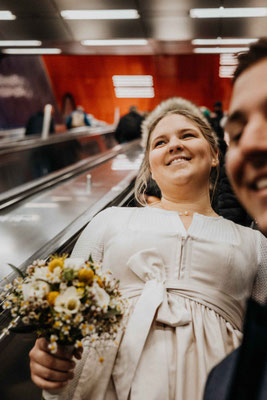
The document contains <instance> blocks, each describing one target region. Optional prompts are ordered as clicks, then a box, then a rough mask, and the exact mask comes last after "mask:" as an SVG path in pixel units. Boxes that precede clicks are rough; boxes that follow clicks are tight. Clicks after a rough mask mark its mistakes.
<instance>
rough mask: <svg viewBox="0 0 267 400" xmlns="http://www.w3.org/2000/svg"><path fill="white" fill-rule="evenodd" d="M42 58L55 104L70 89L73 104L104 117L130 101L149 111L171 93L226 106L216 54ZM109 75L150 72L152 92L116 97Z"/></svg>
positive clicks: (226, 84) (227, 89)
mask: <svg viewBox="0 0 267 400" xmlns="http://www.w3.org/2000/svg"><path fill="white" fill-rule="evenodd" d="M43 59H44V62H45V65H46V68H47V72H48V75H49V76H50V79H51V84H52V87H53V90H54V93H55V96H56V98H57V101H58V103H59V106H60V107H61V100H62V96H63V94H64V93H65V92H71V93H72V94H73V96H74V98H75V100H76V104H77V105H82V106H83V107H84V109H85V110H86V111H87V112H88V113H91V114H93V115H94V116H95V117H96V118H97V119H101V120H104V121H106V122H109V123H112V122H113V118H114V110H115V107H119V109H120V114H121V115H122V114H125V113H126V112H127V111H128V108H129V106H130V105H132V104H136V105H137V106H138V108H139V109H140V110H142V111H150V110H152V109H153V108H154V107H155V106H156V105H157V104H158V103H159V102H160V101H161V100H164V99H166V98H168V97H171V96H182V97H185V98H188V99H189V100H192V101H193V102H195V103H196V104H198V105H199V106H203V105H204V106H207V107H209V108H212V105H213V103H214V102H215V101H217V100H221V101H222V102H223V106H224V109H227V108H228V104H229V96H230V93H231V81H230V79H221V78H219V76H218V70H219V57H218V56H217V55H196V54H192V55H160V56H62V55H61V56H44V57H43ZM113 75H152V76H153V81H154V88H155V98H153V99H117V98H116V97H115V93H114V88H113V83H112V76H113Z"/></svg>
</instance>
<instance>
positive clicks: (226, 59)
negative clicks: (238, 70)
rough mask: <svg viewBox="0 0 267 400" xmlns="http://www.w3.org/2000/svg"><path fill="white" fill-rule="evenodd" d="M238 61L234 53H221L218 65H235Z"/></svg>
mask: <svg viewBox="0 0 267 400" xmlns="http://www.w3.org/2000/svg"><path fill="white" fill-rule="evenodd" d="M237 63H238V61H237V58H236V55H235V54H224V53H223V54H221V55H220V65H237Z"/></svg>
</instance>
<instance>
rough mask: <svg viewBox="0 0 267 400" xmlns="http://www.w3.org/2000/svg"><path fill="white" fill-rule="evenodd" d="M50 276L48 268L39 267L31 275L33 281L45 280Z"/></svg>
mask: <svg viewBox="0 0 267 400" xmlns="http://www.w3.org/2000/svg"><path fill="white" fill-rule="evenodd" d="M50 275H51V272H50V271H49V269H48V267H39V268H35V271H34V273H33V275H32V276H33V277H34V278H35V279H44V280H47V278H48V277H49V276H50Z"/></svg>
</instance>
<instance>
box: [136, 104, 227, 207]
mask: <svg viewBox="0 0 267 400" xmlns="http://www.w3.org/2000/svg"><path fill="white" fill-rule="evenodd" d="M170 114H178V115H183V116H184V117H186V118H188V119H189V120H190V121H192V122H193V123H194V124H195V125H196V126H197V127H198V128H199V130H200V131H201V133H202V134H203V136H204V138H205V139H206V140H207V142H208V143H209V145H210V149H211V153H212V155H213V156H214V157H216V158H217V154H218V152H219V149H218V142H217V136H216V134H215V132H214V131H213V130H212V128H211V126H210V124H209V123H208V121H207V119H206V118H205V117H204V115H203V114H202V112H201V111H200V109H199V108H198V107H197V106H196V105H195V104H194V103H192V102H191V101H189V100H186V99H183V98H182V97H172V98H170V99H168V100H165V101H163V102H162V103H160V104H159V105H158V106H157V107H156V108H155V109H154V110H153V111H152V112H151V113H150V114H149V115H148V117H147V118H146V119H145V120H144V121H143V123H142V146H143V147H144V149H145V153H144V158H143V161H142V164H141V167H140V169H139V172H138V175H137V178H136V181H135V198H136V200H137V202H138V203H139V204H141V205H143V206H145V205H146V201H145V196H144V195H145V192H146V189H147V186H148V182H151V180H152V177H151V173H150V166H149V148H150V138H151V133H152V132H153V130H154V129H155V127H156V125H157V124H158V123H159V121H160V120H161V119H162V118H164V117H166V115H170ZM218 176H219V164H218V163H217V165H216V168H214V167H213V168H212V170H211V174H210V192H211V198H212V197H213V195H214V190H215V186H216V183H217V180H218ZM155 183H156V182H155Z"/></svg>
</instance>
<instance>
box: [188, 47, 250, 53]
mask: <svg viewBox="0 0 267 400" xmlns="http://www.w3.org/2000/svg"><path fill="white" fill-rule="evenodd" d="M248 50H249V48H248V47H196V48H195V49H194V50H193V52H194V53H202V54H216V53H217V54H220V53H241V52H242V53H243V52H245V51H248Z"/></svg>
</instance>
